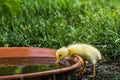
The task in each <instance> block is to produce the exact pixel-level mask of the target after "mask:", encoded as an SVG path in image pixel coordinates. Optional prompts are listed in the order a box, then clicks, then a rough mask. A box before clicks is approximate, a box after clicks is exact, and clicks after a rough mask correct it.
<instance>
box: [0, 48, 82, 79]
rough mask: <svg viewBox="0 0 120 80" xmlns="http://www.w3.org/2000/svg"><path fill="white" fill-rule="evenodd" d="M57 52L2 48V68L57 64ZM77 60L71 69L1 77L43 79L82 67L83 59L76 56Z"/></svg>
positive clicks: (0, 57)
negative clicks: (43, 77)
mask: <svg viewBox="0 0 120 80" xmlns="http://www.w3.org/2000/svg"><path fill="white" fill-rule="evenodd" d="M55 52H56V50H55V49H48V48H27V47H21V48H20V47H19V48H18V47H13V48H12V47H11V48H0V66H8V65H31V64H32V65H37V64H54V63H55V62H56V58H55ZM76 59H77V61H75V64H73V65H71V66H69V67H64V68H58V69H54V70H49V71H43V72H35V73H27V74H16V75H8V76H0V80H8V79H9V80H10V79H15V80H16V79H21V78H32V77H42V76H49V75H53V74H59V73H64V72H69V71H72V70H75V69H77V68H79V67H80V66H81V65H82V59H81V58H80V57H79V56H76Z"/></svg>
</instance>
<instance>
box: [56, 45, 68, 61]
mask: <svg viewBox="0 0 120 80" xmlns="http://www.w3.org/2000/svg"><path fill="white" fill-rule="evenodd" d="M68 53H69V51H68V49H67V48H66V47H62V48H60V49H58V50H57V52H56V58H57V62H56V63H59V62H60V61H61V60H62V59H64V58H65V57H66V56H67V55H68Z"/></svg>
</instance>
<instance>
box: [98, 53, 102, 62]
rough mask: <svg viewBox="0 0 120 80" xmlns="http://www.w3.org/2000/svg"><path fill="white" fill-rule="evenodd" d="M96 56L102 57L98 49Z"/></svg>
mask: <svg viewBox="0 0 120 80" xmlns="http://www.w3.org/2000/svg"><path fill="white" fill-rule="evenodd" d="M97 57H98V60H101V59H102V56H101V53H100V52H99V51H98V52H97Z"/></svg>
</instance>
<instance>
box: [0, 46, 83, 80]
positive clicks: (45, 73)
mask: <svg viewBox="0 0 120 80" xmlns="http://www.w3.org/2000/svg"><path fill="white" fill-rule="evenodd" d="M1 49H37V50H42V49H43V50H49V51H52V57H53V56H54V57H55V52H56V50H55V49H50V48H33V47H9V48H3V47H2V48H0V50H1ZM28 57H31V56H28ZM75 57H76V58H77V59H78V61H77V62H76V63H75V64H73V65H71V66H69V67H64V68H59V69H54V70H49V71H43V72H34V73H26V74H16V75H8V76H0V80H7V79H22V78H30V77H41V76H48V75H52V74H58V73H63V72H69V71H72V70H75V69H78V68H79V67H80V66H81V65H82V63H83V60H82V58H81V57H80V56H78V55H75Z"/></svg>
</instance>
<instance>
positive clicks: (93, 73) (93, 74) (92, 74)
mask: <svg viewBox="0 0 120 80" xmlns="http://www.w3.org/2000/svg"><path fill="white" fill-rule="evenodd" d="M92 67H93V72H92V73H91V74H90V75H87V77H95V75H96V67H95V64H92Z"/></svg>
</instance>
